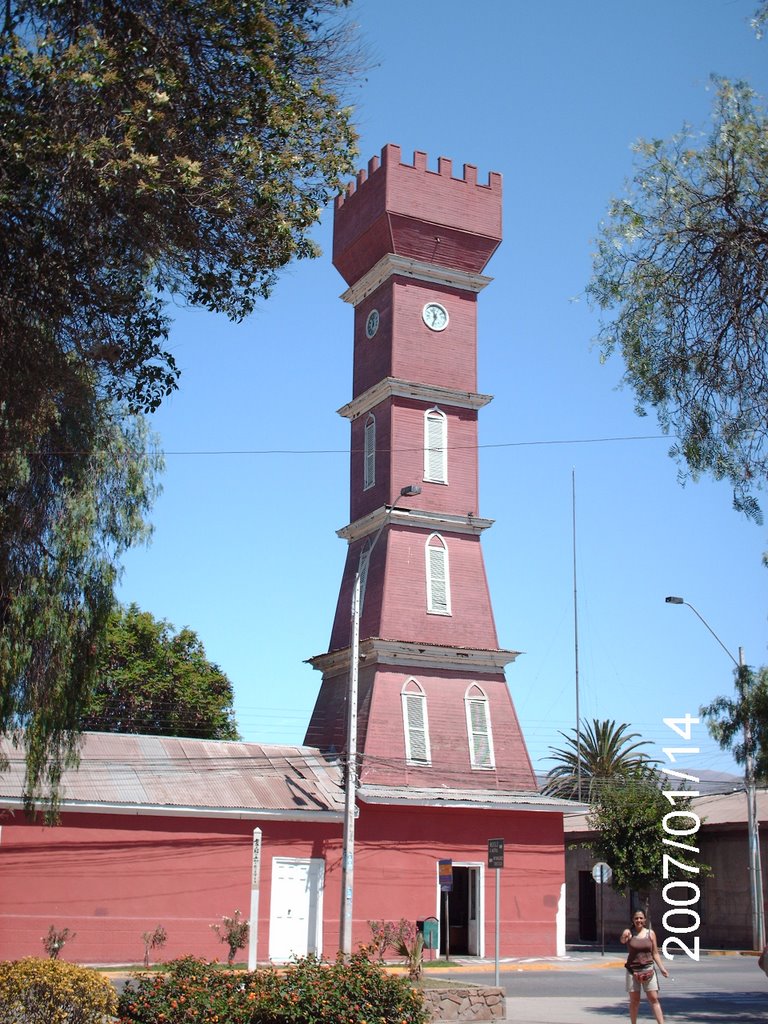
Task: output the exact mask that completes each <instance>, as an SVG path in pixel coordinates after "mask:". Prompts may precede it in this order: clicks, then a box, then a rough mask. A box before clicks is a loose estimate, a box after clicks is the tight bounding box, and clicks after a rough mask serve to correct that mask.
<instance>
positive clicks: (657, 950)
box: [648, 932, 669, 978]
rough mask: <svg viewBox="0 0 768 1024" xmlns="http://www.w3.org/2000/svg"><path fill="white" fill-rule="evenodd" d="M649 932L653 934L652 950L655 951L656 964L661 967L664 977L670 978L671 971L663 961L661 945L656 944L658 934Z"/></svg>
mask: <svg viewBox="0 0 768 1024" xmlns="http://www.w3.org/2000/svg"><path fill="white" fill-rule="evenodd" d="M648 934H649V935H650V936H651V950H652V953H653V959H654V960H655V961H656V966H657V967H658V968H659V970H660V971H661V973H662V974H663V975H664V977H665V978H668V977H669V971H668V970H667V968H666V967H665V966H664V964H663V963H662V960H661V956H660V955H659V947H658V946H657V945H656V935H655V933H654V932H649V933H648Z"/></svg>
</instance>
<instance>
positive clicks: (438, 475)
mask: <svg viewBox="0 0 768 1024" xmlns="http://www.w3.org/2000/svg"><path fill="white" fill-rule="evenodd" d="M447 441H448V421H447V419H446V416H445V414H444V413H442V412H440V410H439V409H429V410H428V411H427V412H426V413H425V414H424V479H425V480H429V481H431V482H432V483H438V484H444V483H446V482H447V480H448V458H447Z"/></svg>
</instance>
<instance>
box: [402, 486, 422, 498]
mask: <svg viewBox="0 0 768 1024" xmlns="http://www.w3.org/2000/svg"><path fill="white" fill-rule="evenodd" d="M417 494H421V488H420V487H419V486H418V485H417V484H407V485H406V486H405V487H401V488H400V497H401V498H415V497H416V495H417Z"/></svg>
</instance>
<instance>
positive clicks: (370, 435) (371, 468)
mask: <svg viewBox="0 0 768 1024" xmlns="http://www.w3.org/2000/svg"><path fill="white" fill-rule="evenodd" d="M375 483H376V420H375V419H374V417H373V416H369V417H368V419H367V420H366V422H365V439H364V442H363V490H365V491H367V490H368V488H369V487H373V485H374V484H375Z"/></svg>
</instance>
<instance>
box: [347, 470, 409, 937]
mask: <svg viewBox="0 0 768 1024" xmlns="http://www.w3.org/2000/svg"><path fill="white" fill-rule="evenodd" d="M400 494H401V496H402V497H404V498H413V497H415V496H416V495H417V494H421V488H420V487H419V486H418V485H416V484H409V485H408V486H406V487H402V488H401V489H400ZM392 507H393V506H392V505H385V506H384V518H383V520H382V522H381V526H380V527H379V529H378V532H377V534H376V536H375V537H374V538H373V541H372V543H371V545H370V547H369V548H368V563H369V564H370V558H371V555H372V554H373V549H374V548H375V547H376V545H377V544H378V542H379V537H381V534H382V532H383V530H384V527H385V526H386V525H387V523H388V522H389V517H390V513H391V512H392ZM360 570H361V566H359V565H358V568H357V572H356V573H355V582H354V584H353V586H352V609H351V625H350V645H349V683H348V689H347V770H346V773H345V780H344V834H343V841H342V852H341V913H340V915H339V949H340V950H341V952H342V953H343V954H344V956H345V957H348V956H350V955H351V953H352V897H353V894H354V888H355V794H356V792H357V690H358V670H359V664H360V605H361V600H362V594H361V590H362V587H361V571H360Z"/></svg>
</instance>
